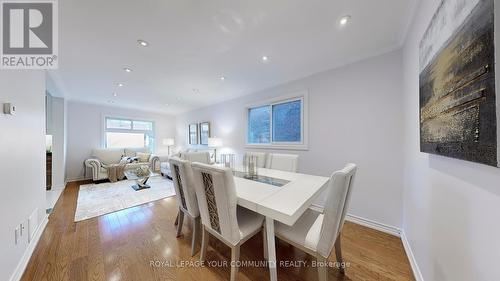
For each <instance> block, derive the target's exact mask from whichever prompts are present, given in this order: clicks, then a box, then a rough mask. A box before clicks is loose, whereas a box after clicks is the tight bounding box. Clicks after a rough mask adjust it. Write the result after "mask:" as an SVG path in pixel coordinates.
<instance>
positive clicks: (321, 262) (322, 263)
mask: <svg viewBox="0 0 500 281" xmlns="http://www.w3.org/2000/svg"><path fill="white" fill-rule="evenodd" d="M317 260H318V280H319V281H327V280H328V259H325V258H324V257H321V256H318V257H317Z"/></svg>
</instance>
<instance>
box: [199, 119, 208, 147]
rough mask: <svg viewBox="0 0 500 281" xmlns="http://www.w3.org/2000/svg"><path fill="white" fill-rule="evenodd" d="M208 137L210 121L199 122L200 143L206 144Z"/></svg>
mask: <svg viewBox="0 0 500 281" xmlns="http://www.w3.org/2000/svg"><path fill="white" fill-rule="evenodd" d="M209 137H210V122H203V123H200V144H202V145H208V138H209Z"/></svg>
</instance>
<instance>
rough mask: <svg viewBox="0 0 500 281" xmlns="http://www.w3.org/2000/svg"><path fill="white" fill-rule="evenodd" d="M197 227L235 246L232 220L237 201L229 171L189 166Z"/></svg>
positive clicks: (237, 233)
mask: <svg viewBox="0 0 500 281" xmlns="http://www.w3.org/2000/svg"><path fill="white" fill-rule="evenodd" d="M192 167H193V174H194V181H195V189H196V196H197V198H198V205H199V206H200V215H201V223H202V224H203V225H204V226H205V227H206V228H207V229H208V230H209V231H210V232H211V233H212V234H213V235H215V236H219V237H218V238H219V239H222V240H223V241H226V242H229V243H230V244H232V245H236V244H238V243H239V241H240V240H241V236H240V229H239V227H238V219H237V216H236V210H237V197H236V189H235V186H234V179H233V174H232V171H231V169H229V168H218V167H214V166H210V165H206V164H202V163H193V164H192Z"/></svg>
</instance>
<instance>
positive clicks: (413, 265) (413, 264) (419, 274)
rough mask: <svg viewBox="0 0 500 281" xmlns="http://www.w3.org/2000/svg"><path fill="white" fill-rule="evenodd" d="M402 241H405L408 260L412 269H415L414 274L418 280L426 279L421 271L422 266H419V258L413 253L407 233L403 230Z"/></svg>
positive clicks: (404, 245)
mask: <svg viewBox="0 0 500 281" xmlns="http://www.w3.org/2000/svg"><path fill="white" fill-rule="evenodd" d="M401 241H402V242H403V247H404V248H405V252H406V256H407V257H408V260H409V261H410V265H411V269H412V270H413V276H415V280H416V281H424V277H423V276H422V272H420V268H419V267H418V263H417V260H416V259H415V256H414V255H413V251H412V249H411V246H410V243H409V242H408V239H407V238H406V234H405V232H404V230H403V231H401Z"/></svg>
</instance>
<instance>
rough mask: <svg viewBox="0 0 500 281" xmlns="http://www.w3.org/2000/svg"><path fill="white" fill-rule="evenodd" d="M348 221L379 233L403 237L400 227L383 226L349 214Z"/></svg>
mask: <svg viewBox="0 0 500 281" xmlns="http://www.w3.org/2000/svg"><path fill="white" fill-rule="evenodd" d="M345 219H346V220H347V221H350V222H353V223H357V224H360V225H362V226H366V227H369V228H372V229H375V230H378V231H382V232H385V233H387V234H391V235H394V236H397V237H401V229H400V228H399V227H395V226H391V225H387V224H383V223H380V222H376V221H373V220H370V219H365V218H362V217H358V216H355V215H351V214H347V216H346V218H345Z"/></svg>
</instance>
